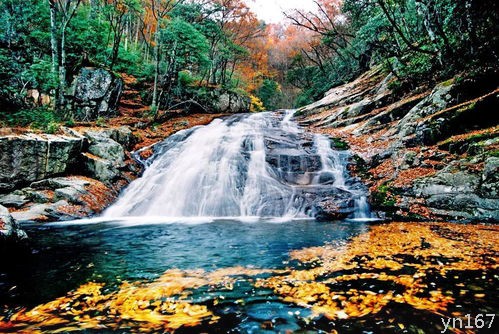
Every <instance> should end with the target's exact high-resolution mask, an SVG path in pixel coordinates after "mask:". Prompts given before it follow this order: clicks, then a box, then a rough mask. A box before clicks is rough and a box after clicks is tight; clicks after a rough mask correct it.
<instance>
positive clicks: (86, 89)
mask: <svg viewBox="0 0 499 334" xmlns="http://www.w3.org/2000/svg"><path fill="white" fill-rule="evenodd" d="M122 92H123V80H122V79H121V78H119V77H117V76H116V75H114V74H113V73H111V72H109V71H106V70H104V69H102V68H93V67H84V68H82V69H81V70H80V72H79V73H78V75H77V76H76V78H75V80H74V82H73V85H72V88H71V91H70V94H69V101H70V103H71V106H70V107H71V108H72V110H73V111H74V117H75V119H76V120H78V121H94V120H96V119H97V118H99V117H104V118H109V117H113V116H116V115H117V112H118V103H119V100H120V98H121V94H122Z"/></svg>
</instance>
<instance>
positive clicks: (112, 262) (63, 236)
mask: <svg viewBox="0 0 499 334" xmlns="http://www.w3.org/2000/svg"><path fill="white" fill-rule="evenodd" d="M366 229H367V227H366V226H365V225H364V224H362V223H357V224H352V223H346V222H328V223H321V222H316V221H313V220H298V221H288V222H273V221H257V222H255V221H253V222H241V221H237V220H216V221H210V222H206V223H203V222H202V220H197V221H195V222H190V223H185V222H184V223H168V224H165V223H158V222H155V223H147V221H138V220H137V221H135V222H134V221H126V222H101V223H94V224H70V225H66V224H58V225H32V226H26V231H27V232H28V234H29V235H30V236H31V238H30V245H29V250H28V251H26V252H19V253H16V254H11V255H9V259H10V261H9V263H8V264H7V265H6V266H2V267H1V269H0V300H1V304H3V305H9V306H10V307H15V306H28V307H29V306H33V305H37V304H39V303H43V302H47V301H50V300H53V299H54V298H57V297H60V296H64V295H65V294H66V293H67V292H68V291H71V290H73V289H75V288H77V287H78V286H80V285H81V284H83V283H85V282H88V281H97V282H102V283H106V284H110V285H112V284H116V283H118V282H120V281H131V282H136V281H152V280H154V279H156V278H158V277H159V276H161V274H163V273H164V272H165V271H166V270H169V269H174V268H175V269H186V270H189V269H203V270H205V271H214V270H216V269H220V268H228V267H235V266H242V267H249V268H265V269H279V268H284V267H287V266H290V265H292V264H289V263H288V260H289V251H291V250H296V249H301V248H306V247H311V246H320V245H324V244H325V243H331V244H336V245H341V244H344V243H345V242H346V241H347V240H348V239H349V238H351V237H352V236H355V235H357V234H359V233H361V232H364V231H365V230H366ZM235 297H236V298H237V297H244V296H235Z"/></svg>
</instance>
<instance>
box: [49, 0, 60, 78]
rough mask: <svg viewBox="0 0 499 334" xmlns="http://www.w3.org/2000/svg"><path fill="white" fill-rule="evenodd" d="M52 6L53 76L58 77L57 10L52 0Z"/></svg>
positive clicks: (50, 4)
mask: <svg viewBox="0 0 499 334" xmlns="http://www.w3.org/2000/svg"><path fill="white" fill-rule="evenodd" d="M49 6H50V49H51V51H52V75H53V76H54V78H55V77H56V75H57V67H58V65H59V52H58V48H57V10H56V8H55V4H54V2H53V1H52V0H49Z"/></svg>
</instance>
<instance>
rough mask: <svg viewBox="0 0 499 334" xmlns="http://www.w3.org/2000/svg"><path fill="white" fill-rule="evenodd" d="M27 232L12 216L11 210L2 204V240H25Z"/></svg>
mask: <svg viewBox="0 0 499 334" xmlns="http://www.w3.org/2000/svg"><path fill="white" fill-rule="evenodd" d="M26 238H27V235H26V233H25V232H24V231H23V230H21V229H20V228H19V226H18V225H17V222H16V221H15V220H14V219H13V218H12V216H11V214H10V213H9V210H7V208H6V207H4V206H1V205H0V241H4V240H14V241H16V240H23V239H26Z"/></svg>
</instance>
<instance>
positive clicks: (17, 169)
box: [0, 127, 140, 234]
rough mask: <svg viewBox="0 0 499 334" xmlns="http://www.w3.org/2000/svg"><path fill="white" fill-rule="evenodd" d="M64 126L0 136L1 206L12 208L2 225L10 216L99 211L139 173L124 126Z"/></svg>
mask: <svg viewBox="0 0 499 334" xmlns="http://www.w3.org/2000/svg"><path fill="white" fill-rule="evenodd" d="M63 131H64V133H65V135H35V134H27V135H9V136H4V137H0V205H1V206H2V207H6V208H7V209H9V210H11V211H12V212H11V216H10V215H9V216H8V217H9V219H7V218H5V219H4V220H5V221H8V222H9V224H8V225H7V224H5V226H14V225H12V224H11V223H10V222H11V219H12V218H13V219H14V221H16V222H20V223H24V222H31V221H41V222H45V221H55V220H67V219H76V218H81V217H85V216H88V215H91V214H95V213H98V212H100V211H102V210H103V209H104V208H105V207H107V206H108V205H109V204H110V203H111V202H112V201H113V200H114V199H115V197H116V195H117V194H118V192H119V190H120V189H121V187H123V186H124V185H126V184H128V182H130V181H131V179H132V178H133V175H137V174H138V173H140V168H138V167H137V166H136V165H135V164H134V163H133V161H132V160H131V159H130V155H129V153H128V152H129V150H130V149H131V148H132V146H133V145H134V143H135V137H134V135H133V134H132V131H131V130H130V129H129V128H127V127H120V128H105V129H92V130H83V131H82V132H81V133H80V132H77V131H75V130H72V129H68V128H63ZM68 174H70V175H71V174H73V175H80V176H67V175H68ZM58 176H60V177H58ZM14 189H16V190H14ZM9 191H10V192H9ZM7 212H8V211H7ZM7 230H8V231H11V230H13V231H14V230H15V226H14V227H13V228H10V227H9V228H8V229H7V228H6V231H7ZM6 233H7V232H5V234H6ZM9 233H11V232H9Z"/></svg>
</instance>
